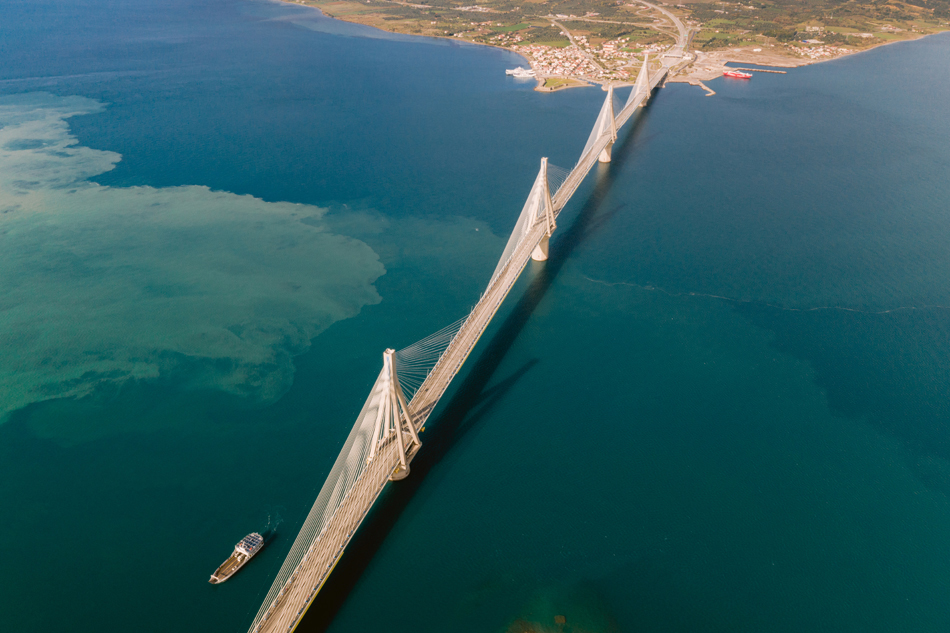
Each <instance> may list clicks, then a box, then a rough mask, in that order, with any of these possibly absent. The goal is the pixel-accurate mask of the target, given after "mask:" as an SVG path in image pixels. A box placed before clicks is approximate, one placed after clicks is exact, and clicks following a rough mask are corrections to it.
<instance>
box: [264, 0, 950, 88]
mask: <svg viewBox="0 0 950 633" xmlns="http://www.w3.org/2000/svg"><path fill="white" fill-rule="evenodd" d="M270 1H272V2H278V3H281V4H292V5H295V6H299V7H307V8H309V9H312V10H314V11H317V12H319V13H320V14H321V15H322V16H324V17H327V18H330V19H333V20H338V21H340V22H345V23H347V24H359V25H361V26H365V27H368V28H371V29H376V30H378V31H382V32H383V33H392V34H397V35H403V36H408V37H421V38H433V39H441V40H449V41H452V42H459V43H463V44H471V45H474V46H488V47H491V48H498V49H501V50H504V51H506V52H508V53H511V54H514V55H517V56H519V57H521V58H522V59H523V60H524V62H525V64H526V65H527V66H528V67H530V68H531V69H533V70H535V71H537V68H536V67H535V65H534V64H533V63H532V60H531V59H529V58H528V57H527V56H526V55H525V54H524V53H521V52H519V51H516V50H513V49H511V48H508V47H506V46H502V45H499V44H491V43H487V42H476V41H472V40H467V39H463V38H459V37H451V36H445V35H437V34H428V33H404V32H401V31H396V30H389V29H385V28H382V27H381V26H377V25H375V24H367V23H366V22H361V21H359V20H348V19H347V18H346V16H338V15H334V14H332V13H329V12H327V11H326V10H325V9H323V8H321V7H320V6H317V5H315V4H306V3H304V2H301V1H296V0H270ZM946 32H950V26H947V27H945V28H944V30H942V31H937V32H936V33H915V34H913V36H911V37H905V38H901V39H893V40H884V41H881V42H880V43H875V44H873V45H871V46H868V47H867V48H862V49H859V50H850V49H849V50H848V52H846V53H842V54H839V55H834V56H828V57H826V58H818V59H806V58H802V57H798V56H794V55H791V54H786V53H778V52H767V53H764V54H762V51H760V52H759V53H756V52H754V50H753V49H752V48H751V47H746V48H743V49H724V50H714V51H709V52H704V51H700V50H697V49H694V50H693V51H691V52H692V54H693V55H695V59H694V60H692V61H691V62H690V63H689V64H688V65H686V66H685V67H684V68H682V69H680V70H678V71H676V72H675V73H670V75H669V76H668V78H667V79H666V81H667V82H670V83H686V84H690V85H693V86H697V87H700V88H702V89H703V90H706V91H707V94H706V96H713V95H714V94H716V93H715V91H713V90H711V89H710V88H709V87H708V86H706V85H705V84H704V83H703V82H705V81H710V80H712V79H715V78H717V77H721V76H722V73H723V71H724V70H726V69H727V68H728V64H750V65H755V66H762V67H764V68H800V67H802V66H811V65H813V64H820V63H824V62H830V61H834V60H837V59H843V58H845V57H850V56H852V55H857V54H859V53H866V52H868V51H872V50H874V49H877V48H880V47H882V46H887V45H889V44H899V43H901V42H914V41H917V40H920V39H923V38H925V37H929V36H931V35H939V34H940V33H946ZM548 79H556V80H562V81H563V82H564V83H563V84H561V85H557V86H553V87H547V88H546V87H545V84H546V83H547V80H548ZM597 85H602V82H597V81H593V80H590V79H585V78H581V77H575V76H570V75H548V76H539V77H536V78H535V87H534V90H535V91H537V92H558V91H561V90H569V89H571V88H586V87H592V86H597ZM621 85H627V83H623V82H621Z"/></svg>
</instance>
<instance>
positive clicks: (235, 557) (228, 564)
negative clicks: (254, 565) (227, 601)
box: [208, 532, 264, 585]
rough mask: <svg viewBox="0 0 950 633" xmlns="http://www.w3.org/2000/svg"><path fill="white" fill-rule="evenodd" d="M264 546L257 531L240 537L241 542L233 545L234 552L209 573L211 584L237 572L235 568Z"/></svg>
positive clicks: (220, 581)
mask: <svg viewBox="0 0 950 633" xmlns="http://www.w3.org/2000/svg"><path fill="white" fill-rule="evenodd" d="M263 547H264V537H263V536H261V535H260V534H258V533H257V532H251V533H250V534H248V535H247V536H245V537H244V538H242V539H241V542H240V543H238V544H237V545H235V546H234V553H233V554H231V556H229V557H228V559H227V560H226V561H224V562H223V563H221V566H220V567H218V568H217V569H216V570H214V573H213V574H211V580H209V581H208V582H210V583H211V584H212V585H218V584H221V583H222V582H224V581H225V580H227V579H228V578H230V577H231V576H233V575H234V574H235V573H237V570H239V569H240V568H242V567H244V565H245V564H246V563H247V561H249V560H251V559H252V558H254V555H255V554H257V553H258V552H259V551H261V549H262V548H263Z"/></svg>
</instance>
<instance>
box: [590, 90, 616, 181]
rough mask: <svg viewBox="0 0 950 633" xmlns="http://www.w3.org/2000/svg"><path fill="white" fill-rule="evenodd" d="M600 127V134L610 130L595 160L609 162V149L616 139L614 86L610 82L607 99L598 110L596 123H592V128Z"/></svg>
mask: <svg viewBox="0 0 950 633" xmlns="http://www.w3.org/2000/svg"><path fill="white" fill-rule="evenodd" d="M598 127H599V128H600V130H601V132H600V133H601V134H605V133H606V132H607V131H608V130H609V131H610V142H609V143H607V147H605V148H604V149H603V150H601V152H600V156H598V157H597V160H598V161H600V162H602V163H609V162H610V150H611V149H612V148H613V146H614V142H615V141H616V140H617V118H616V117H615V116H614V86H613V84H610V85H608V86H607V99H606V100H605V101H604V106H603V108H601V110H600V116H599V117H598V119H597V123H595V124H594V128H595V129H597V128H598Z"/></svg>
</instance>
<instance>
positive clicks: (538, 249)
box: [531, 158, 557, 262]
mask: <svg viewBox="0 0 950 633" xmlns="http://www.w3.org/2000/svg"><path fill="white" fill-rule="evenodd" d="M538 181H539V182H540V183H541V200H540V204H541V206H542V208H541V209H539V211H540V212H541V213H539V215H541V217H539V218H538V221H539V222H544V223H545V232H544V237H542V238H541V241H540V242H538V245H537V246H535V247H534V251H532V252H531V259H533V260H534V261H536V262H543V261H545V260H547V258H548V242H549V241H550V239H551V233H553V232H554V229H556V228H557V224H556V223H555V222H554V201H553V200H551V186H550V184H549V183H548V159H547V158H542V159H541V172H540V173H539V174H538Z"/></svg>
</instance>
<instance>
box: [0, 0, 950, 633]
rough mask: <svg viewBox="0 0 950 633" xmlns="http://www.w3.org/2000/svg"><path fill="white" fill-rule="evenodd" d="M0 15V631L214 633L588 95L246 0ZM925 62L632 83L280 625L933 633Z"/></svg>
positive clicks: (942, 528) (947, 507) (490, 264)
mask: <svg viewBox="0 0 950 633" xmlns="http://www.w3.org/2000/svg"><path fill="white" fill-rule="evenodd" d="M0 20H2V37H0V117H2V121H0V124H2V126H3V127H2V128H0V163H2V166H0V212H2V213H0V326H2V329H0V349H2V355H0V389H2V391H0V405H2V413H0V415H2V417H0V507H3V508H4V512H3V517H4V520H3V521H2V522H0V543H3V546H2V560H3V563H2V566H0V618H2V621H3V622H4V623H5V626H4V630H6V629H7V628H9V629H10V630H13V631H50V630H69V631H97V632H101V631H127V630H141V631H169V630H180V631H204V630H222V631H223V630H235V631H240V630H243V629H244V628H246V626H247V625H248V624H249V623H250V621H251V619H252V618H253V614H254V613H256V611H257V609H258V607H259V605H260V600H261V599H262V598H263V596H264V594H265V593H266V591H267V589H268V587H269V584H270V581H271V579H272V578H273V576H274V574H275V573H276V571H277V569H278V567H279V566H280V563H281V561H282V558H283V555H284V553H285V552H286V551H287V549H288V548H289V546H290V543H291V542H292V540H293V537H294V536H295V534H296V529H297V528H298V527H299V525H300V524H301V523H302V521H303V519H304V517H305V515H306V512H307V510H308V509H309V506H310V504H311V503H312V501H313V499H314V498H315V496H316V492H317V490H318V489H319V487H320V485H321V484H322V481H323V477H324V476H325V474H326V472H327V470H328V469H329V466H330V465H331V463H332V461H333V459H334V458H335V456H336V453H337V452H338V450H339V447H340V445H341V443H342V441H343V438H344V437H345V436H346V434H347V432H348V430H349V426H350V425H351V424H352V421H353V420H354V418H355V415H356V413H357V412H358V411H359V408H360V407H361V405H362V402H363V400H364V399H365V397H366V394H367V392H368V388H369V386H370V385H371V384H372V381H373V379H374V378H375V376H376V374H377V372H378V369H379V366H380V363H381V353H382V351H383V350H384V349H385V348H387V347H395V348H399V347H402V346H405V345H407V344H409V343H412V342H413V341H415V340H417V339H419V338H422V337H423V336H425V335H427V334H429V333H431V332H433V331H435V330H437V329H439V328H440V327H442V326H444V325H446V324H448V323H450V322H452V321H454V320H455V319H457V318H459V317H460V316H462V315H464V314H465V313H466V311H467V310H468V309H470V307H471V306H472V305H473V304H474V303H475V301H477V299H478V296H479V294H480V292H481V290H482V289H483V287H484V284H485V283H486V282H487V279H488V277H489V276H490V274H491V271H492V270H493V268H494V264H495V260H496V258H497V257H498V256H499V255H500V253H501V251H502V249H503V246H504V242H505V239H506V238H507V232H508V231H509V230H510V228H511V226H512V225H513V224H514V220H515V217H516V216H517V213H518V211H519V210H520V208H521V205H522V203H523V201H524V197H525V196H526V195H527V192H528V189H529V188H530V186H531V182H532V181H533V178H534V176H535V174H536V172H537V169H538V166H539V161H540V158H541V157H542V156H547V157H549V158H550V160H551V162H552V163H554V164H556V165H560V166H562V167H570V166H571V165H572V164H573V162H574V161H575V160H576V158H577V154H578V153H579V151H580V149H581V148H582V146H583V143H584V141H585V139H586V138H587V134H588V132H589V128H590V126H591V125H592V123H593V119H594V118H595V116H596V113H597V111H598V109H599V107H600V103H601V101H602V99H603V97H604V93H603V92H601V91H600V90H598V89H597V88H589V89H583V90H580V89H578V90H570V91H565V92H562V93H556V94H539V93H535V92H533V91H532V90H531V88H532V86H533V83H530V82H523V81H518V80H515V79H513V78H510V77H506V76H505V74H504V73H503V72H502V71H503V70H504V69H505V68H510V67H514V66H517V65H519V64H523V61H522V60H521V59H520V58H518V57H516V56H514V55H512V54H510V53H506V52H504V51H500V50H496V49H489V48H484V47H474V46H469V45H462V44H458V43H455V42H448V41H438V40H426V39H419V38H409V37H403V36H393V35H388V34H385V33H382V32H380V31H375V30H372V29H366V28H363V27H359V26H355V25H348V24H344V23H341V22H338V21H335V20H329V19H326V18H323V17H322V16H320V15H319V14H318V13H317V12H315V11H313V10H310V9H306V8H303V7H296V6H292V5H284V4H278V3H271V2H263V1H257V0H228V1H225V0H192V1H190V2H185V1H182V0H176V1H173V2H157V1H148V0H136V1H134V2H118V1H111V2H110V1H109V0H96V1H95V2H90V3H84V4H81V5H73V4H71V3H68V4H63V3H58V2H52V1H49V2H11V3H6V4H5V5H4V6H3V7H2V8H0ZM948 58H950V38H948V37H947V36H946V35H942V36H936V37H931V38H927V39H924V40H921V41H918V42H913V43H904V44H896V45H892V46H887V47H884V48H881V49H876V50H874V51H871V52H868V53H863V54H861V55H856V56H853V57H849V58H846V59H842V60H837V61H834V62H830V63H825V64H820V65H816V66H813V67H807V68H800V69H795V70H792V71H790V72H789V73H788V74H787V75H766V74H757V75H756V76H755V77H754V78H753V79H752V80H751V81H748V82H742V81H737V80H729V79H725V78H724V79H719V80H715V81H713V82H712V83H711V86H712V87H714V89H715V90H716V92H717V94H716V95H715V96H714V97H709V98H707V97H704V96H703V95H704V93H703V92H702V91H700V90H698V89H696V88H693V87H688V86H684V85H672V84H671V85H668V86H667V87H666V88H663V89H661V90H659V91H658V92H657V94H656V95H655V97H654V99H653V101H652V103H651V105H650V106H649V107H647V108H644V109H642V110H641V111H640V112H639V113H638V115H637V116H636V117H635V119H634V120H633V122H632V124H631V125H630V126H629V128H630V129H629V130H626V131H624V132H623V133H622V135H621V140H620V141H619V142H618V145H617V146H616V147H615V149H614V156H613V157H614V160H613V162H612V163H611V164H610V165H600V166H597V167H596V168H595V170H594V172H593V173H592V175H591V177H590V178H589V180H588V182H587V183H586V184H585V185H584V187H583V188H582V189H581V190H580V191H579V192H578V194H577V196H576V197H575V199H574V200H573V201H572V203H571V205H570V206H569V207H568V209H567V210H566V212H565V213H564V214H562V216H561V217H560V218H559V227H558V230H557V232H556V234H555V238H554V240H552V246H551V258H550V260H549V261H548V262H547V263H545V264H537V263H532V264H529V266H528V269H527V271H526V273H525V275H524V278H523V279H522V281H521V282H519V285H518V287H517V288H516V290H515V291H514V292H513V293H512V295H511V296H510V297H509V299H508V302H507V304H506V306H505V308H504V309H503V311H502V313H500V314H499V316H498V317H497V319H496V321H495V323H494V324H493V325H492V327H491V328H490V330H489V332H488V333H487V334H486V336H485V337H484V338H483V339H482V342H481V343H480V345H479V348H478V349H476V352H475V354H474V355H473V357H472V358H471V359H470V361H469V365H468V367H467V368H466V370H465V371H464V372H463V374H462V375H460V376H459V378H458V380H457V381H456V384H455V385H453V388H452V389H451V390H450V392H449V393H448V394H447V396H446V398H445V399H444V400H443V404H442V406H441V407H440V410H439V412H437V414H436V415H435V416H434V417H433V418H432V419H431V421H430V423H429V425H428V428H427V430H426V432H425V433H424V434H423V436H422V439H423V443H424V447H423V449H422V452H421V453H420V454H419V456H418V457H417V459H416V460H415V461H414V462H413V469H412V474H411V475H410V477H409V478H408V479H407V480H405V481H403V482H400V483H399V484H398V485H393V486H391V487H390V489H389V490H388V491H387V492H386V494H385V495H384V497H383V499H382V500H381V502H380V504H379V505H378V506H377V508H376V509H375V511H374V513H373V514H372V515H371V519H370V520H369V521H368V522H367V523H366V524H365V525H364V527H363V528H362V529H361V531H360V532H359V533H358V535H357V538H356V539H355V540H354V542H353V543H352V544H351V546H350V548H349V550H348V552H347V554H346V556H345V557H344V559H343V560H342V561H341V564H340V565H339V567H338V568H337V570H336V571H335V573H334V575H333V576H332V577H331V580H330V582H329V583H328V584H327V586H326V587H325V588H324V590H323V591H322V592H321V594H320V596H319V598H318V599H317V601H316V602H315V603H314V605H313V607H312V608H311V611H310V613H309V614H308V616H307V618H306V619H305V621H304V623H303V625H302V626H301V630H305V631H324V630H326V631H372V630H386V631H406V632H409V631H412V632H414V633H415V632H419V631H446V630H451V631H472V632H476V631H478V632H484V631H498V632H502V631H527V630H535V631H547V630H550V631H558V630H562V631H575V632H607V631H634V630H641V631H690V632H694V631H719V630H748V631H753V630H755V631H761V630H769V631H802V630H829V631H832V630H833V631H871V630H876V631H892V630H946V629H947V627H948V626H950V607H948V606H947V602H946V596H947V595H948V591H950V538H948V537H950V504H948V495H950V409H948V406H950V405H948V398H947V396H948V385H950V309H948V307H950V296H948V294H950V267H948V264H950V261H948V257H950V212H948V208H950V184H948V183H950V178H948V175H950V174H948V171H950V170H948V167H950V148H948V145H947V143H946V140H947V139H948V138H950V113H948V110H947V108H946V104H947V103H948V102H950V76H948V75H947V72H946V60H947V59H948ZM275 526H276V534H277V536H276V538H275V539H274V540H273V542H272V543H271V544H270V545H269V546H268V547H267V548H266V549H265V550H264V551H263V552H262V553H261V554H260V555H259V556H258V557H256V558H255V559H254V560H253V561H252V562H251V563H250V564H248V565H247V566H246V567H245V568H244V569H243V570H242V571H241V572H240V574H238V575H237V576H235V578H233V579H232V580H229V581H228V583H226V584H224V585H220V586H212V585H210V584H208V583H207V578H208V576H209V575H210V574H211V572H212V571H213V570H214V569H215V567H216V566H217V565H218V564H220V562H221V561H222V560H224V558H226V557H227V555H228V554H229V553H230V550H231V547H232V545H233V543H235V542H237V541H238V540H239V539H240V538H241V537H243V536H244V535H245V534H247V533H248V532H251V531H255V530H256V531H262V530H264V529H266V528H268V527H275ZM557 615H561V616H564V617H565V619H566V624H563V625H559V624H557V623H556V622H555V616H557Z"/></svg>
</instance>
